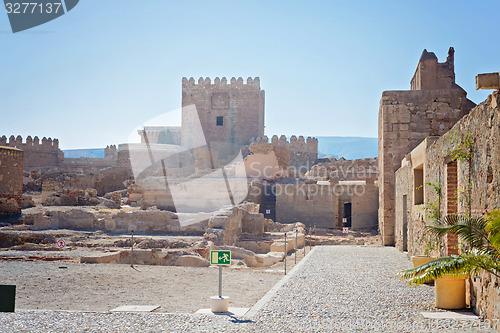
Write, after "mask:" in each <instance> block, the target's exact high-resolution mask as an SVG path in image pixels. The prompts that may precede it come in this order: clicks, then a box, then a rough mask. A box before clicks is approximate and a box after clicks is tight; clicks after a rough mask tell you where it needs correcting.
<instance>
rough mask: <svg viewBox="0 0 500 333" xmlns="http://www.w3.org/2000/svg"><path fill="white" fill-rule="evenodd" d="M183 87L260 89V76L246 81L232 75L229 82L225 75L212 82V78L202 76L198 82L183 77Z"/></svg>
mask: <svg viewBox="0 0 500 333" xmlns="http://www.w3.org/2000/svg"><path fill="white" fill-rule="evenodd" d="M182 87H183V88H189V87H205V88H227V89H231V88H240V89H241V88H252V89H260V78H259V77H255V78H253V79H252V78H251V77H249V78H247V80H246V83H245V81H244V80H243V78H242V77H239V78H238V79H236V78H235V77H232V78H231V80H230V81H229V83H228V80H227V79H226V78H225V77H223V78H222V79H220V78H219V77H216V78H215V79H214V82H213V83H212V80H211V79H210V78H209V77H207V78H205V79H204V78H202V77H200V78H199V79H198V81H197V82H196V81H195V79H194V78H192V77H191V78H189V80H188V79H187V78H186V77H183V78H182Z"/></svg>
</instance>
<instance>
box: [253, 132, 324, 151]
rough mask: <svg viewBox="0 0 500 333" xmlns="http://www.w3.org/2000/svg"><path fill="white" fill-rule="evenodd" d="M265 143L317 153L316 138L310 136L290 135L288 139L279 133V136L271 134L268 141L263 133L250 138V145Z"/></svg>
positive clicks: (291, 149)
mask: <svg viewBox="0 0 500 333" xmlns="http://www.w3.org/2000/svg"><path fill="white" fill-rule="evenodd" d="M266 143H267V144H269V143H270V144H272V145H275V146H278V147H285V148H287V149H288V150H290V151H291V152H303V153H315V154H317V153H318V139H316V138H313V137H310V136H309V137H307V139H305V138H304V137H303V136H302V135H301V136H299V137H298V138H297V136H295V135H292V136H291V137H290V140H289V141H288V140H287V138H286V136H285V135H281V136H280V137H279V138H278V136H277V135H273V137H272V138H271V141H270V142H269V138H268V137H267V136H266V135H265V136H263V137H259V138H256V139H254V140H252V142H250V146H252V145H255V144H266Z"/></svg>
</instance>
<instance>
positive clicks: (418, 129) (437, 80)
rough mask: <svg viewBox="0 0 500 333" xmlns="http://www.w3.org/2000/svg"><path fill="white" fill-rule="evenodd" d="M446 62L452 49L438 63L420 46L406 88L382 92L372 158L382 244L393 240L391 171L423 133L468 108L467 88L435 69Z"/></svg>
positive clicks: (445, 125)
mask: <svg viewBox="0 0 500 333" xmlns="http://www.w3.org/2000/svg"><path fill="white" fill-rule="evenodd" d="M428 62H432V63H433V64H435V65H436V70H432V71H426V70H427V69H429V68H430V67H429V64H428ZM451 62H453V52H452V49H450V53H449V56H448V59H447V62H446V63H443V64H439V63H437V58H436V57H435V55H434V53H429V52H427V51H426V50H424V52H423V53H422V57H421V59H420V61H419V64H418V66H417V72H416V77H417V78H415V77H414V79H413V80H412V90H410V91H385V92H383V93H382V99H381V101H380V109H379V120H378V121H379V124H378V126H379V130H378V133H379V154H378V161H379V184H380V191H379V196H380V198H379V202H380V207H379V231H380V233H381V234H382V239H383V244H384V245H394V225H395V206H394V194H395V193H394V173H395V171H396V170H397V169H398V168H399V167H400V163H401V160H402V159H403V158H404V157H405V155H406V154H408V153H409V152H410V151H411V150H412V149H413V148H415V147H416V146H417V145H418V144H419V143H420V142H421V141H422V140H423V139H425V138H426V137H427V136H436V135H437V136H439V135H442V134H444V133H446V132H447V131H448V130H449V129H450V128H451V127H452V126H453V125H454V124H455V123H456V122H457V121H458V120H459V119H460V118H462V117H463V116H464V115H465V114H467V113H468V112H469V110H470V109H471V108H472V107H474V103H472V102H471V101H470V100H468V99H467V93H466V92H465V91H464V90H463V89H462V88H460V87H459V86H458V85H456V84H455V82H454V77H455V76H454V74H453V75H451V74H450V73H449V71H448V72H447V71H445V70H444V69H442V70H439V71H438V70H437V68H438V67H443V68H445V67H446V68H448V70H451V69H453V66H452V65H451ZM419 76H420V79H418V77H419ZM445 77H446V79H445ZM450 80H451V81H450ZM425 82H427V83H425ZM432 82H434V83H432Z"/></svg>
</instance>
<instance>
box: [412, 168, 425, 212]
mask: <svg viewBox="0 0 500 333" xmlns="http://www.w3.org/2000/svg"><path fill="white" fill-rule="evenodd" d="M413 185H414V186H415V188H414V196H413V200H414V204H415V205H421V204H423V203H424V166H423V165H419V166H418V167H416V168H415V169H413Z"/></svg>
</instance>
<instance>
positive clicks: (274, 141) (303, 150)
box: [250, 135, 318, 174]
mask: <svg viewBox="0 0 500 333" xmlns="http://www.w3.org/2000/svg"><path fill="white" fill-rule="evenodd" d="M262 150H267V151H270V150H272V151H274V152H275V154H276V157H277V158H278V161H279V162H280V167H282V168H284V169H286V168H287V167H288V168H291V169H292V170H288V172H289V173H290V174H305V173H306V172H307V171H309V170H310V169H311V167H312V166H313V165H314V164H316V161H317V159H318V139H316V138H311V137H308V138H307V139H305V138H304V137H303V136H299V137H298V138H297V137H296V136H295V135H292V136H291V137H290V141H287V139H286V136H284V135H282V136H280V137H279V139H278V136H277V135H273V137H272V138H271V142H269V138H268V137H267V136H264V137H259V138H256V139H255V140H253V141H252V142H251V143H250V151H251V152H254V153H255V152H257V151H258V152H260V151H262ZM284 151H288V153H287V154H286V153H282V152H284Z"/></svg>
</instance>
